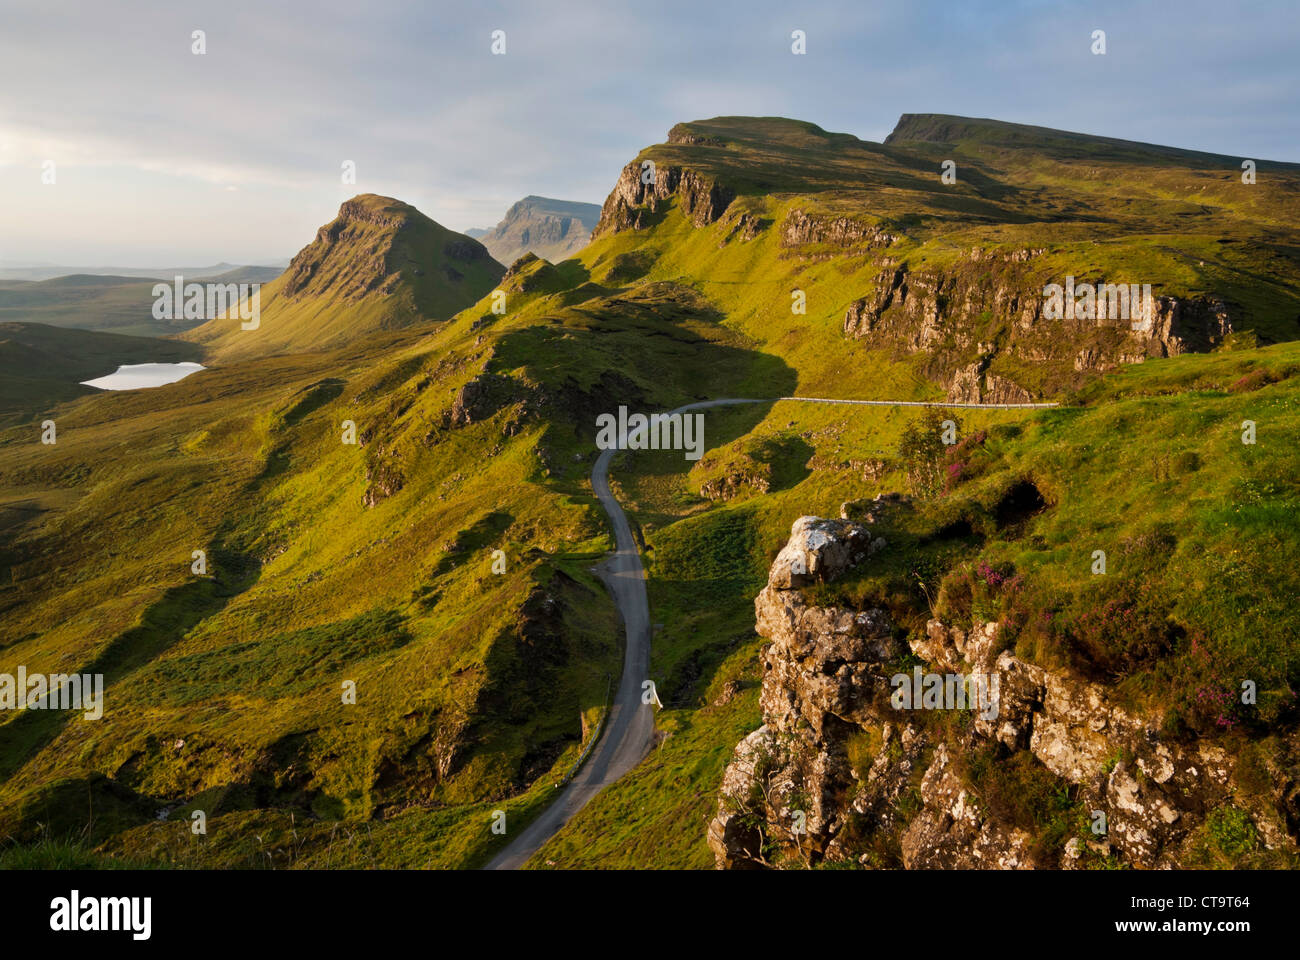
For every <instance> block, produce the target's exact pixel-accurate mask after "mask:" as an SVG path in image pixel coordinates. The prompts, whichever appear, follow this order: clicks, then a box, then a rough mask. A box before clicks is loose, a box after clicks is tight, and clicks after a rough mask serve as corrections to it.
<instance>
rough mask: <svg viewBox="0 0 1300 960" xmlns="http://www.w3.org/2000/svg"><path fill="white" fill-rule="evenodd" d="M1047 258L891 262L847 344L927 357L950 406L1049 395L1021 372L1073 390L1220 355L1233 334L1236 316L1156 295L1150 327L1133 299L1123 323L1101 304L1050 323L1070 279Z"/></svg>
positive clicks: (852, 320) (848, 318)
mask: <svg viewBox="0 0 1300 960" xmlns="http://www.w3.org/2000/svg"><path fill="white" fill-rule="evenodd" d="M858 243H861V241H858ZM873 245H879V242H878V241H877V242H876V243H875V244H873ZM1045 252H1046V251H1045V250H1044V249H1042V248H1035V249H1021V250H1015V251H1009V252H1007V251H1001V252H998V251H984V250H981V249H979V248H975V249H971V250H969V251H967V252H966V253H965V254H964V255H963V256H962V257H961V258H959V260H958V261H957V262H956V263H955V264H953V265H951V266H949V267H945V268H938V269H936V268H914V267H911V266H909V265H908V264H907V263H906V262H901V263H900V262H898V261H896V260H893V259H891V258H889V257H884V258H883V259H882V260H881V264H882V267H883V269H882V270H881V271H880V273H879V274H878V275H877V277H876V279H875V283H874V289H873V291H872V292H871V293H870V294H869V295H867V296H864V297H861V298H859V299H857V300H855V301H854V302H853V303H851V304H850V305H849V307H848V309H847V310H846V311H845V314H844V322H843V328H844V335H845V336H846V337H849V338H852V339H866V340H869V341H870V342H872V343H884V344H889V345H891V346H893V347H894V348H895V349H896V350H897V351H898V352H899V353H900V354H902V353H915V352H923V353H925V354H926V355H928V357H929V360H928V362H927V367H928V372H929V373H930V375H931V376H932V377H934V378H935V379H938V380H939V381H940V382H942V383H944V384H946V386H947V389H948V399H949V400H951V401H954V402H964V403H1004V402H1020V401H1024V400H1030V399H1034V398H1035V397H1037V396H1038V395H1040V394H1041V393H1042V391H1041V390H1039V389H1035V386H1036V385H1035V384H1033V383H1031V382H1026V383H1021V382H1017V381H1018V380H1019V379H1020V378H1019V377H1018V376H1017V367H1020V366H1023V365H1026V364H1032V365H1034V366H1035V367H1037V368H1039V370H1040V371H1041V372H1040V373H1039V377H1040V378H1044V377H1045V379H1047V380H1048V381H1049V382H1050V383H1051V384H1052V385H1053V386H1068V385H1073V384H1074V383H1077V382H1078V381H1079V380H1081V379H1082V375H1084V374H1087V373H1090V372H1104V371H1106V370H1109V369H1112V368H1113V367H1115V366H1117V365H1119V364H1122V363H1141V362H1142V361H1143V360H1145V359H1147V358H1149V357H1153V358H1154V357H1170V356H1175V355H1177V354H1181V353H1190V352H1202V351H1206V350H1210V349H1213V348H1214V347H1216V346H1218V345H1220V344H1221V343H1223V341H1224V339H1225V338H1226V337H1227V336H1228V334H1230V333H1231V332H1232V330H1233V317H1232V311H1231V309H1230V308H1229V306H1228V305H1227V304H1226V303H1225V302H1224V301H1223V300H1222V299H1219V298H1214V297H1198V298H1191V299H1177V298H1174V297H1168V296H1158V295H1153V296H1152V298H1151V307H1152V310H1151V314H1152V315H1151V317H1150V319H1149V320H1148V319H1146V318H1145V317H1141V316H1139V308H1138V307H1137V305H1136V302H1135V303H1134V305H1133V306H1131V307H1130V306H1129V305H1128V303H1127V293H1128V291H1125V300H1126V302H1125V303H1124V305H1123V306H1124V313H1123V315H1116V313H1117V311H1116V310H1115V308H1114V307H1112V306H1111V305H1110V303H1109V299H1107V300H1106V302H1105V303H1103V302H1102V301H1101V300H1100V299H1099V300H1098V301H1097V302H1096V304H1095V305H1094V306H1092V307H1091V308H1090V309H1089V310H1087V311H1078V312H1077V313H1076V311H1074V310H1071V311H1070V312H1069V314H1066V315H1064V316H1059V317H1055V316H1050V315H1048V313H1047V310H1046V309H1045V308H1047V306H1048V298H1047V297H1046V296H1045V295H1044V288H1045V286H1046V285H1047V284H1050V283H1053V282H1059V281H1060V280H1063V279H1064V278H1054V277H1052V276H1051V275H1050V273H1049V272H1047V271H1045V270H1044V269H1042V268H1039V267H1038V266H1037V264H1036V261H1038V260H1040V259H1041V258H1042V257H1043V254H1044V253H1045ZM1084 281H1085V278H1079V281H1078V282H1079V283H1080V284H1082V283H1084ZM1101 282H1102V281H1095V283H1101ZM1117 305H1118V300H1117Z"/></svg>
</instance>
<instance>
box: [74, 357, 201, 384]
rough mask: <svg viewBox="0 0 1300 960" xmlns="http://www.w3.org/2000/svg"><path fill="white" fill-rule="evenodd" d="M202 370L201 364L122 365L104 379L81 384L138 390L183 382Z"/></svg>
mask: <svg viewBox="0 0 1300 960" xmlns="http://www.w3.org/2000/svg"><path fill="white" fill-rule="evenodd" d="M202 369H203V364H201V363H124V364H122V365H121V366H120V367H118V368H117V370H116V371H115V372H114V373H110V374H109V375H108V376H106V377H98V378H97V379H94V380H83V381H81V382H82V383H83V384H85V385H86V386H88V387H98V388H99V389H100V390H140V389H143V388H145V387H161V386H162V385H163V384H166V383H175V382H176V381H177V380H184V379H185V378H186V377H188V376H189V375H190V374H191V373H196V372H198V371H199V370H202Z"/></svg>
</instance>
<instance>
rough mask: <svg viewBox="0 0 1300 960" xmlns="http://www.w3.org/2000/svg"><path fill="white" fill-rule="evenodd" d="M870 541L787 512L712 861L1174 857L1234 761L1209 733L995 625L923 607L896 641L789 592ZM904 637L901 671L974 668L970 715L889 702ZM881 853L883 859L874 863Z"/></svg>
mask: <svg viewBox="0 0 1300 960" xmlns="http://www.w3.org/2000/svg"><path fill="white" fill-rule="evenodd" d="M891 505H892V506H894V507H897V505H898V504H897V503H892V504H891V503H881V504H879V506H880V507H882V508H886V507H889V506H891ZM877 544H879V546H876V545H877ZM883 548H885V544H884V542H883V539H881V538H874V539H873V537H872V534H871V532H870V530H869V528H868V527H866V526H865V525H864V524H861V523H856V522H852V521H845V520H824V519H820V518H816V517H801V518H799V520H797V521H796V522H795V525H794V529H793V530H792V533H791V538H790V541H789V542H788V543H787V544H786V546H785V547H784V548H783V549H782V550H781V552H780V554H779V555H778V556H777V558H776V560H775V562H774V563H773V564H772V568H771V572H770V576H769V580H768V584H767V586H765V587H764V588H763V590H762V592H761V593H760V594H759V595H758V597H757V599H756V601H755V619H756V629H757V631H758V633H759V634H760V635H761V636H763V637H765V638H767V639H768V640H769V641H770V642H769V643H768V644H767V646H766V647H764V649H763V654H762V657H763V668H764V678H763V689H762V694H761V698H760V704H761V707H762V711H763V724H762V726H761V727H759V728H758V729H757V730H755V731H753V732H752V733H751V734H749V735H748V736H747V737H746V738H745V739H744V740H743V741H741V743H740V744H739V745H738V746H737V747H736V750H735V755H734V757H733V759H732V761H731V763H730V765H729V766H728V767H727V770H726V772H725V774H724V777H723V781H722V785H721V789H720V794H719V803H718V813H717V816H716V817H715V818H714V819H713V821H712V822H711V823H710V825H709V828H708V842H709V845H710V847H711V848H712V850H713V852H714V855H715V858H716V861H717V865H718V866H719V867H720V868H754V867H769V866H779V865H782V864H783V863H788V862H791V861H793V862H797V863H813V862H818V861H822V860H826V861H844V860H856V861H858V862H860V863H862V864H865V865H897V864H901V865H902V866H904V867H907V868H912V869H928V868H998V869H1021V868H1030V867H1035V868H1043V867H1048V868H1053V867H1061V868H1075V867H1078V866H1081V865H1088V862H1092V863H1101V862H1106V863H1111V864H1115V863H1118V864H1128V865H1132V866H1136V867H1148V868H1150V867H1170V866H1178V865H1179V864H1180V862H1181V857H1182V855H1183V850H1184V846H1185V844H1184V841H1186V840H1187V838H1188V837H1189V835H1190V833H1191V832H1192V831H1193V829H1194V828H1195V827H1196V826H1197V825H1199V824H1201V823H1202V822H1203V821H1204V820H1205V818H1206V816H1207V814H1208V813H1209V812H1210V811H1212V810H1214V809H1215V808H1216V807H1218V806H1219V805H1221V804H1223V803H1224V802H1225V801H1227V800H1229V799H1230V798H1231V797H1232V794H1233V789H1234V788H1233V782H1234V781H1233V768H1234V764H1235V760H1234V758H1233V757H1232V756H1231V755H1229V754H1228V752H1227V751H1225V750H1224V749H1223V748H1222V747H1221V746H1219V745H1217V744H1216V743H1214V742H1212V741H1208V740H1202V739H1192V740H1186V739H1173V738H1170V737H1168V736H1166V735H1165V734H1164V733H1163V732H1162V719H1163V718H1162V717H1159V716H1150V717H1148V716H1140V715H1137V714H1135V713H1133V712H1132V711H1131V710H1130V709H1128V708H1126V707H1124V706H1121V705H1120V704H1118V703H1117V702H1116V701H1115V699H1114V697H1113V694H1112V693H1111V691H1110V690H1108V689H1107V688H1105V687H1103V686H1101V685H1098V684H1095V683H1088V682H1085V681H1082V680H1080V679H1078V678H1076V677H1073V676H1070V675H1066V674H1063V673H1057V672H1053V671H1050V670H1046V669H1044V668H1042V667H1040V666H1037V665H1035V664H1031V663H1028V662H1026V661H1024V660H1021V659H1020V658H1018V657H1016V656H1015V655H1014V653H1012V652H1011V651H1009V650H1007V649H1005V646H1006V643H1005V641H1004V639H1003V631H1002V628H1001V626H1000V625H999V624H997V623H984V622H976V623H974V624H973V625H972V626H971V627H970V628H962V627H960V626H955V625H951V624H945V623H943V622H941V621H939V620H937V619H931V620H930V621H929V622H928V624H927V628H926V631H925V634H924V635H923V636H912V637H911V639H910V644H905V643H903V642H902V641H900V640H899V639H898V638H897V637H896V636H895V630H894V628H893V625H892V624H891V622H890V618H889V616H888V614H887V613H886V612H885V611H883V610H880V609H866V610H853V609H847V608H844V607H819V606H814V605H811V604H810V603H809V602H808V601H807V600H806V599H805V598H804V596H803V594H802V593H801V590H800V588H801V587H804V586H808V585H810V584H813V583H816V582H827V581H833V580H835V579H836V578H837V577H840V576H842V575H843V574H844V573H845V572H846V571H847V570H849V569H850V568H852V567H854V566H857V565H860V564H864V563H868V564H869V563H870V558H871V556H872V555H873V553H874V552H875V551H877V550H879V549H883ZM908 646H910V649H911V654H912V656H913V657H914V658H919V659H920V660H921V661H923V662H924V664H925V667H924V668H915V669H916V670H918V671H921V670H924V672H925V673H927V674H929V673H937V674H942V675H958V676H962V677H982V678H984V683H985V689H986V690H988V691H991V692H992V697H991V699H990V700H988V701H985V702H984V703H983V704H982V705H981V706H982V707H983V708H982V709H973V710H970V711H969V715H968V716H967V717H966V718H965V719H966V721H967V722H960V721H959V722H956V723H941V722H934V718H935V716H936V715H937V713H938V711H934V710H929V711H927V710H917V709H901V708H899V707H898V706H896V704H895V699H894V695H893V693H892V691H893V690H895V689H897V686H896V681H897V678H898V677H899V676H903V677H906V676H907V675H908V674H907V671H904V670H902V668H901V667H900V665H901V664H904V663H907V662H908V661H905V660H904V657H903V655H904V654H906V653H907V647H908ZM910 662H912V663H914V662H915V660H912V661H910ZM900 671H901V672H900ZM958 709H961V707H960V706H959V707H958ZM864 753H865V754H866V755H865V756H864ZM973 756H986V757H989V756H991V757H996V758H997V761H996V762H997V764H998V765H999V766H1001V767H1005V768H1006V769H1018V770H1025V769H1032V771H1033V772H1034V776H1036V777H1037V778H1039V781H1040V782H1047V783H1051V782H1055V783H1056V784H1057V785H1058V787H1059V790H1060V792H1061V795H1062V796H1065V795H1068V796H1070V797H1073V798H1074V802H1075V803H1076V804H1078V809H1079V811H1080V812H1081V814H1082V815H1086V817H1087V818H1088V822H1089V824H1091V825H1092V828H1093V829H1092V833H1091V834H1090V836H1089V838H1088V839H1087V841H1086V842H1082V841H1081V839H1080V838H1079V837H1078V836H1075V837H1074V838H1072V839H1071V840H1070V842H1068V843H1065V842H1064V838H1061V837H1058V838H1056V839H1057V841H1060V842H1058V843H1056V844H1055V845H1054V844H1053V843H1052V842H1050V841H1049V839H1045V838H1044V836H1043V835H1042V834H1041V832H1040V831H1036V830H1035V827H1034V824H1032V823H1025V822H1022V820H1020V819H1018V818H1017V817H1016V816H1015V815H1012V814H1010V813H1008V811H1007V810H1006V809H1004V808H1005V807H1006V806H1008V804H1007V803H1006V802H1005V799H1004V800H1003V801H1002V802H997V801H998V798H997V797H996V796H993V795H988V796H983V795H981V790H980V789H977V787H976V785H975V783H974V782H973V780H972V776H971V774H970V771H969V764H970V759H969V758H971V757H973ZM1281 793H1285V790H1283V791H1281ZM1253 816H1254V817H1255V820H1256V823H1257V826H1258V828H1259V833H1260V835H1261V836H1262V837H1264V838H1266V842H1269V843H1271V844H1280V845H1290V846H1291V847H1294V845H1295V839H1294V836H1292V835H1291V834H1290V833H1288V829H1290V830H1292V831H1294V829H1295V825H1291V826H1290V827H1288V821H1289V817H1287V815H1286V813H1285V811H1282V812H1281V813H1279V812H1278V811H1263V810H1256V811H1255V812H1254V813H1253ZM1098 824H1100V825H1101V828H1100V829H1097V825H1098ZM1268 838H1272V839H1271V840H1270V839H1268ZM881 849H886V850H888V849H893V850H894V854H893V855H894V856H895V857H896V858H897V862H896V863H890V862H886V863H884V864H881V863H880V862H879V858H880V852H879V851H880V850H881ZM1086 858H1092V859H1091V861H1087V860H1086Z"/></svg>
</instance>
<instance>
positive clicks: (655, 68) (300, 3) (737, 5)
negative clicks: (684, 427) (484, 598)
mask: <svg viewBox="0 0 1300 960" xmlns="http://www.w3.org/2000/svg"><path fill="white" fill-rule="evenodd" d="M196 30H202V31H203V34H204V36H203V42H204V45H205V52H204V53H202V54H196V53H195V52H194V45H195V40H194V39H193V33H194V31H196ZM498 30H500V31H504V34H505V52H504V54H494V53H493V52H492V46H493V32H494V31H498ZM794 30H802V31H803V32H804V34H805V36H806V50H807V52H806V53H805V54H803V55H795V54H794V53H792V50H791V44H792V39H791V34H792V32H793V31H794ZM1094 30H1104V31H1105V32H1106V53H1105V54H1104V55H1101V56H1098V55H1095V54H1093V53H1092V50H1091V48H1092V46H1093V39H1092V34H1093V31H1094ZM1298 59H1300V3H1297V2H1296V0H1273V2H1251V0H1244V2H1231V3H1225V2H1222V0H1216V2H1202V0H1179V2H1175V0H1156V2H1149V3H1142V2H1125V3H1120V2H1114V3H1110V2H1101V3H1095V2H1094V3H1085V2H1049V0H1002V2H981V0H948V2H945V3H934V2H929V0H894V2H890V3H878V2H871V0H840V2H834V3H831V2H803V3H800V2H791V0H787V2H784V3H778V2H769V0H744V2H725V0H692V2H678V0H654V2H653V3H647V2H644V0H641V2H624V0H603V2H590V3H588V2H577V0H545V2H541V0H527V2H517V3H494V2H482V0H476V2H472V3H468V2H457V3H446V2H440V0H434V2H429V0H424V2H383V0H346V2H343V0H284V2H274V0H258V2H244V0H220V2H185V0H119V2H114V3H104V2H101V0H83V2H75V3H74V2H61V0H0V262H3V263H7V264H13V263H55V264H61V265H64V264H66V265H79V266H104V265H114V266H125V267H155V266H179V265H206V264H211V263H216V262H219V261H227V262H231V263H262V262H273V261H283V260H284V259H287V258H288V257H290V256H292V255H293V254H294V253H295V252H297V250H298V249H300V248H301V247H302V246H304V245H305V244H306V243H308V242H309V241H310V240H311V239H312V238H313V237H314V235H315V231H316V229H317V228H318V227H319V226H320V225H321V224H323V223H327V222H328V221H330V220H331V219H333V217H334V215H335V213H336V211H337V209H338V205H339V203H340V202H342V201H343V200H345V199H347V198H348V197H349V196H352V195H354V194H356V193H365V192H370V193H380V194H385V195H388V196H393V197H397V198H399V199H401V200H405V201H407V202H408V203H411V204H414V205H415V206H416V207H418V208H419V209H420V210H422V211H423V212H424V213H426V214H428V215H429V216H431V217H433V218H434V219H435V220H437V221H438V222H440V223H442V224H444V225H445V226H448V227H451V228H452V229H455V230H464V229H467V228H469V227H490V226H492V225H493V224H495V223H496V222H497V221H498V220H499V219H501V217H502V216H503V215H504V213H505V211H506V209H507V208H508V207H509V206H510V204H512V203H513V202H514V201H516V200H518V199H520V198H522V197H524V196H526V195H528V194H538V195H542V196H549V197H556V198H559V199H565V200H582V201H588V202H591V203H601V202H602V201H603V200H604V199H605V197H606V195H607V194H608V192H609V190H610V189H611V188H612V186H613V184H614V182H615V180H616V179H617V176H618V173H619V170H620V169H621V168H622V166H623V165H624V164H625V163H627V162H628V161H629V160H631V159H632V158H633V157H634V156H635V155H636V153H637V152H638V151H639V150H640V149H641V148H642V147H644V146H647V145H649V144H652V143H657V142H661V141H662V140H663V139H664V138H665V136H666V134H667V131H668V129H669V128H670V127H671V126H672V125H673V124H674V123H677V122H680V121H685V120H698V119H704V118H708V117H713V116H723V115H760V116H786V117H792V118H796V119H800V120H807V121H811V122H813V123H816V124H818V125H820V126H822V127H824V128H825V129H827V130H833V131H837V132H847V133H852V134H854V135H856V136H858V137H861V138H863V139H867V140H881V139H883V138H884V137H885V136H886V135H888V133H889V131H890V130H891V129H892V128H893V126H894V124H895V123H896V122H897V120H898V117H899V115H900V114H902V113H950V114H958V115H962V116H975V117H993V118H996V119H1000V120H1009V121H1014V122H1018V123H1031V124H1039V125H1042V126H1050V127H1057V128H1061V129H1067V130H1077V131H1082V132H1085V133H1093V134H1100V135H1104V136H1112V137H1120V138H1124V139H1130V140H1142V141H1147V142H1152V143H1161V144H1168V145H1171V146H1177V147H1184V148H1188V149H1198V150H1206V151H1211V152H1215V153H1224V154H1228V155H1232V156H1240V157H1243V158H1255V159H1271V160H1286V161H1300V123H1297V117H1300V63H1298V62H1297V61H1298ZM348 161H351V162H352V163H354V164H355V169H356V182H355V184H345V183H343V182H342V170H343V164H344V163H345V162H348ZM50 164H52V165H53V166H52V168H51V167H50ZM51 170H52V173H53V181H54V182H52V183H46V182H43V178H44V179H50V172H51Z"/></svg>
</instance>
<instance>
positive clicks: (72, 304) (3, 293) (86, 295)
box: [0, 263, 284, 337]
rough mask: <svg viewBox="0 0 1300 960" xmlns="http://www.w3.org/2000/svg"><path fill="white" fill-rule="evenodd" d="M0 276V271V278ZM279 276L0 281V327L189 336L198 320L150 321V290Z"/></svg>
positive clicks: (204, 271)
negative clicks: (181, 282) (38, 326)
mask: <svg viewBox="0 0 1300 960" xmlns="http://www.w3.org/2000/svg"><path fill="white" fill-rule="evenodd" d="M221 268H224V269H221ZM57 269H60V270H66V269H67V268H62V267H61V268H57ZM4 272H5V271H3V270H0V274H3V273H4ZM283 272H284V270H283V268H281V267H256V266H236V267H232V266H231V265H230V264H228V263H226V264H217V265H216V266H215V267H203V268H186V267H177V268H175V269H174V270H159V271H156V272H154V273H152V274H149V275H147V276H138V275H135V274H131V275H127V276H118V275H101V274H92V273H85V272H82V273H67V274H64V275H59V276H56V277H52V278H50V279H47V280H4V279H0V322H4V321H14V322H22V323H48V324H50V325H52V326H56V327H77V328H80V329H83V330H105V331H112V332H113V333H121V334H129V335H131V336H150V337H157V336H166V335H168V334H175V333H182V332H184V331H186V330H189V329H191V328H192V327H195V326H197V325H198V324H199V323H202V320H194V319H189V320H186V319H185V318H184V317H183V316H177V317H176V318H175V319H172V320H159V319H157V318H155V317H154V315H153V304H154V296H153V288H154V284H156V283H159V282H166V283H168V284H171V283H172V282H173V281H174V278H175V277H177V276H181V277H184V278H185V280H186V282H187V283H188V282H191V281H194V282H201V283H207V282H212V283H270V282H271V281H272V280H274V279H275V278H276V277H278V276H279V275H280V274H281V273H283Z"/></svg>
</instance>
